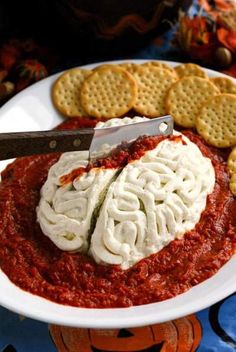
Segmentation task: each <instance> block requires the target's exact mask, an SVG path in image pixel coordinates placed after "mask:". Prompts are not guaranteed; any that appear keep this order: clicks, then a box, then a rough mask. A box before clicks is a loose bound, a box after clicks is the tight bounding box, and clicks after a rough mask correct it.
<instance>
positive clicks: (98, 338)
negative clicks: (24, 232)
mask: <svg viewBox="0 0 236 352" xmlns="http://www.w3.org/2000/svg"><path fill="white" fill-rule="evenodd" d="M49 331H50V333H51V336H52V339H53V341H54V343H55V345H56V347H57V350H58V352H77V351H78V352H95V351H96V352H106V351H107V352H111V351H113V352H115V351H117V352H118V351H120V352H125V351H133V352H134V351H139V352H142V351H143V352H144V351H145V352H148V351H150V352H151V351H161V352H176V351H181V352H194V351H196V349H197V347H198V346H199V343H200V341H201V326H200V323H199V321H198V320H197V318H196V317H195V316H194V315H189V316H187V317H184V318H181V319H176V320H173V321H170V322H167V323H163V324H155V325H151V326H145V327H141V328H130V329H113V330H102V329H93V330H92V329H76V328H68V327H63V326H57V325H49Z"/></svg>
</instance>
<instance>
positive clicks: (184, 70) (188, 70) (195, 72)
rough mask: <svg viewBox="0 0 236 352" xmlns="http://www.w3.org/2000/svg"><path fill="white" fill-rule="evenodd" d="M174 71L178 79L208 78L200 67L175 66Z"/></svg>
mask: <svg viewBox="0 0 236 352" xmlns="http://www.w3.org/2000/svg"><path fill="white" fill-rule="evenodd" d="M174 70H175V72H176V73H177V75H178V76H179V78H182V77H187V76H197V77H202V78H208V76H207V74H206V72H205V71H204V70H203V69H202V68H201V66H199V65H196V64H192V63H187V64H181V65H178V66H175V68H174Z"/></svg>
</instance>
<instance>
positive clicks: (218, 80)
mask: <svg viewBox="0 0 236 352" xmlns="http://www.w3.org/2000/svg"><path fill="white" fill-rule="evenodd" d="M210 80H211V82H212V83H214V84H215V85H216V87H217V88H218V89H219V91H220V92H221V93H227V94H236V83H234V81H233V80H232V79H230V78H227V77H212V78H210Z"/></svg>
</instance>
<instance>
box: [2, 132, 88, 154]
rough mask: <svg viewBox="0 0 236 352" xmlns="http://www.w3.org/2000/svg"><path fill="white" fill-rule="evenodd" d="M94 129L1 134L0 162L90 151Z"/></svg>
mask: <svg viewBox="0 0 236 352" xmlns="http://www.w3.org/2000/svg"><path fill="white" fill-rule="evenodd" d="M93 135H94V129H93V128H83V129H80V130H72V131H70V130H66V131H59V130H54V131H37V132H14V133H0V160H4V159H11V158H16V157H21V156H26V155H33V154H45V153H57V152H66V151H75V150H88V149H89V147H90V144H91V142H92V139H93Z"/></svg>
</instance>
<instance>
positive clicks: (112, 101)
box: [52, 61, 236, 195]
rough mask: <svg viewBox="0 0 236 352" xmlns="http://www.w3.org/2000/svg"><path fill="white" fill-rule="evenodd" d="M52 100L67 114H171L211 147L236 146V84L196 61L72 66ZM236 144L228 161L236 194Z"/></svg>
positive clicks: (117, 115) (233, 189)
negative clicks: (210, 73)
mask: <svg viewBox="0 0 236 352" xmlns="http://www.w3.org/2000/svg"><path fill="white" fill-rule="evenodd" d="M52 99H53V103H54V105H55V107H56V108H57V109H58V111H59V112H60V113H61V114H62V115H63V116H65V117H88V116H89V117H95V118H97V119H100V118H101V119H108V118H114V117H122V116H124V115H125V114H127V113H129V111H130V110H133V111H135V113H136V114H139V115H141V116H146V117H150V118H152V117H158V116H163V115H166V114H170V115H171V116H172V117H173V119H174V121H175V123H176V124H177V125H179V126H182V127H185V128H194V129H196V130H197V132H198V133H199V134H200V135H201V136H202V137H203V138H204V139H205V140H206V142H207V143H209V144H210V145H213V146H215V147H218V148H225V147H233V146H235V145H236V84H235V83H234V81H233V80H231V79H230V78H226V77H214V78H209V77H208V76H207V74H206V72H205V71H204V70H203V69H202V68H201V67H200V66H198V65H195V64H192V63H188V64H182V65H179V66H176V67H174V68H173V67H171V66H169V65H167V64H166V63H162V62H158V61H149V62H146V63H144V64H134V63H122V64H114V65H112V64H104V65H100V66H97V67H96V68H95V69H94V70H85V69H80V68H74V69H71V70H68V71H66V72H65V73H63V74H62V75H61V76H60V77H59V78H58V79H57V80H56V82H55V83H54V85H53V88H52ZM235 148H236V147H235ZM235 148H234V149H233V151H232V153H231V154H230V157H229V162H228V165H229V170H230V174H231V181H230V187H231V190H232V192H233V194H234V195H236V149H235Z"/></svg>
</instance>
